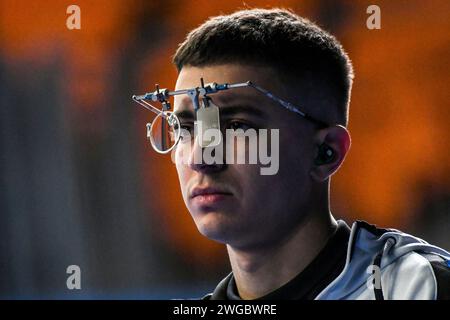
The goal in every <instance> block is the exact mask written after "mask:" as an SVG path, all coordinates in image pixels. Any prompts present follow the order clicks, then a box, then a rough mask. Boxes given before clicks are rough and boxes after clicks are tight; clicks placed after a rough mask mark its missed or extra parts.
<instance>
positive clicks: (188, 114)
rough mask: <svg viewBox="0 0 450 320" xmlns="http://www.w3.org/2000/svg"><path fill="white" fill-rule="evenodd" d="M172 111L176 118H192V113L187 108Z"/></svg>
mask: <svg viewBox="0 0 450 320" xmlns="http://www.w3.org/2000/svg"><path fill="white" fill-rule="evenodd" d="M174 113H175V115H176V116H177V118H178V119H194V113H193V112H192V111H191V110H188V109H186V110H181V111H175V112H174Z"/></svg>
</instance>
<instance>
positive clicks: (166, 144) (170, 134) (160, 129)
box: [149, 111, 180, 153]
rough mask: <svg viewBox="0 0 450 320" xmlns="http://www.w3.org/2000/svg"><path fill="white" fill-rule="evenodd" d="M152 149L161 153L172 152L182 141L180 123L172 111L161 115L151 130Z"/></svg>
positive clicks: (154, 121) (153, 123)
mask: <svg viewBox="0 0 450 320" xmlns="http://www.w3.org/2000/svg"><path fill="white" fill-rule="evenodd" d="M149 131H150V132H149V138H150V143H151V144H152V147H153V148H154V149H155V150H156V152H159V153H168V152H170V151H171V150H172V149H173V148H174V147H175V145H176V144H177V143H178V141H179V140H180V121H179V120H178V118H177V116H176V115H175V114H174V113H173V112H170V111H165V112H162V113H160V114H159V115H158V116H157V117H156V118H155V119H154V120H153V122H152V124H151V126H150V128H149Z"/></svg>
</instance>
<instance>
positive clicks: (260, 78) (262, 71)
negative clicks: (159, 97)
mask: <svg viewBox="0 0 450 320" xmlns="http://www.w3.org/2000/svg"><path fill="white" fill-rule="evenodd" d="M200 78H203V80H204V82H205V84H206V83H210V82H216V83H220V84H222V83H230V84H231V83H241V82H247V81H249V80H250V81H252V82H254V83H257V84H258V85H260V86H262V87H264V88H266V89H267V90H278V91H279V90H280V88H278V87H279V85H278V83H277V81H276V76H275V73H274V71H273V69H272V68H270V67H254V66H243V65H238V64H223V65H216V66H205V67H192V66H186V67H183V69H182V70H181V71H180V73H179V75H178V79H177V83H176V86H175V89H176V90H180V89H187V88H193V87H198V86H200ZM210 96H211V97H212V98H213V100H214V101H216V102H218V103H221V104H224V103H225V104H228V103H232V102H233V101H236V100H240V101H242V100H247V101H253V102H255V103H264V104H270V100H269V99H268V98H267V97H265V96H264V95H262V94H260V93H259V92H257V91H256V90H254V89H252V88H249V87H246V88H236V89H230V90H225V91H220V92H218V93H214V94H212V95H210ZM186 106H191V101H190V99H189V97H188V96H187V95H179V96H175V98H174V107H175V110H177V109H180V108H185V107H186ZM191 107H192V106H191Z"/></svg>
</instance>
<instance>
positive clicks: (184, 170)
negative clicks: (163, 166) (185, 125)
mask: <svg viewBox="0 0 450 320" xmlns="http://www.w3.org/2000/svg"><path fill="white" fill-rule="evenodd" d="M172 161H173V162H174V163H175V167H176V169H177V174H178V180H179V182H180V189H181V193H182V195H183V198H185V199H186V195H187V189H188V181H189V177H190V168H189V166H188V165H187V163H186V162H184V159H183V157H182V154H181V152H179V149H176V150H175V152H174V155H173V157H172Z"/></svg>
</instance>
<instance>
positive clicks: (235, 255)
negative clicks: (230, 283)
mask: <svg viewBox="0 0 450 320" xmlns="http://www.w3.org/2000/svg"><path fill="white" fill-rule="evenodd" d="M308 216H309V217H310V218H309V219H306V220H305V221H304V222H303V223H302V224H301V225H300V226H298V228H296V229H295V230H294V231H293V233H292V235H291V236H290V237H289V238H288V239H286V240H284V241H281V242H280V243H278V244H273V243H272V244H271V245H270V246H260V247H258V248H251V249H241V248H235V247H231V246H230V245H227V250H228V255H229V258H230V262H231V268H232V270H233V275H234V278H235V281H236V286H237V289H238V291H239V295H240V296H241V298H242V299H256V298H259V297H262V296H264V295H266V294H268V293H270V292H272V291H274V290H276V289H278V288H279V287H281V286H283V285H284V284H286V283H287V282H289V281H290V280H292V279H293V278H294V277H295V276H296V275H298V274H299V273H300V272H302V271H303V270H304V269H305V268H306V267H307V266H308V264H310V263H311V262H312V260H313V259H314V258H315V257H316V256H317V255H318V254H319V252H320V251H321V250H322V249H323V247H324V246H325V244H326V242H327V240H328V239H329V237H330V236H331V235H332V234H333V232H334V231H335V229H336V227H337V223H336V221H335V220H334V218H333V216H332V215H331V213H330V212H329V210H328V209H326V210H325V212H323V211H322V212H314V213H311V214H308Z"/></svg>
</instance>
